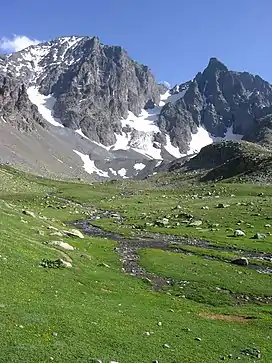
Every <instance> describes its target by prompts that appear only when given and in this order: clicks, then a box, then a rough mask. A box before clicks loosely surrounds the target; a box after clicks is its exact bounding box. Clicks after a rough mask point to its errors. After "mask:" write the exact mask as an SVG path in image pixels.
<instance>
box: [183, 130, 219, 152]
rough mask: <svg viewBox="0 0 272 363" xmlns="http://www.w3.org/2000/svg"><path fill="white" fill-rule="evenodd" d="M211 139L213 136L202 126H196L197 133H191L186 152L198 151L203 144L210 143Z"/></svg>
mask: <svg viewBox="0 0 272 363" xmlns="http://www.w3.org/2000/svg"><path fill="white" fill-rule="evenodd" d="M213 141H214V140H213V138H212V137H211V136H210V134H209V133H208V131H207V130H206V129H205V128H204V127H203V126H200V127H198V128H197V133H196V134H192V140H191V142H190V145H189V151H188V154H189V155H190V154H196V153H198V152H199V151H200V150H201V149H202V148H203V147H204V146H207V145H210V144H212V143H213Z"/></svg>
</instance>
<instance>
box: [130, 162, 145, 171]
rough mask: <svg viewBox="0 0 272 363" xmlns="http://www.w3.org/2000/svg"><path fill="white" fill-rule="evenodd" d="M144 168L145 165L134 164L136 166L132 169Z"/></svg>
mask: <svg viewBox="0 0 272 363" xmlns="http://www.w3.org/2000/svg"><path fill="white" fill-rule="evenodd" d="M145 167H146V165H145V164H143V163H136V164H134V166H133V168H134V169H135V170H143V169H144V168H145Z"/></svg>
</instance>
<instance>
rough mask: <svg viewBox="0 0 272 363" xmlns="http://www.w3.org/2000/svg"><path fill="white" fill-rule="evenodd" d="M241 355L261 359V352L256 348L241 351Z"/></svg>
mask: <svg viewBox="0 0 272 363" xmlns="http://www.w3.org/2000/svg"><path fill="white" fill-rule="evenodd" d="M241 354H243V355H246V356H248V357H250V358H257V359H260V358H261V351H260V350H259V349H256V348H245V349H242V350H241Z"/></svg>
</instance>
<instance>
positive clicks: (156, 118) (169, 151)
mask: <svg viewBox="0 0 272 363" xmlns="http://www.w3.org/2000/svg"><path fill="white" fill-rule="evenodd" d="M180 73H181V74H182V69H181V70H180ZM177 78H178V77H177ZM240 140H242V142H240ZM271 140H272V85H270V84H269V83H268V82H266V81H265V80H263V79H262V78H261V77H259V76H254V75H251V74H249V73H247V72H235V71H231V70H229V69H228V68H227V67H226V66H225V65H224V64H223V63H221V62H220V61H219V60H217V59H216V58H211V59H210V61H209V63H208V65H207V66H206V68H205V69H204V71H203V72H199V73H197V75H196V76H195V78H194V79H192V80H189V81H188V82H185V83H183V84H180V85H175V86H174V87H166V86H165V85H164V84H158V83H157V82H156V80H155V78H154V76H153V74H152V73H151V71H150V69H149V68H148V67H147V66H145V65H142V64H139V63H138V62H136V61H134V60H132V59H131V58H130V57H129V55H128V54H127V52H126V51H125V50H124V49H122V48H121V47H119V46H108V45H104V44H102V43H101V42H100V40H99V39H98V38H97V37H78V36H69V37H61V38H57V39H55V40H52V41H49V42H45V43H41V44H38V45H35V46H30V47H28V48H25V49H24V50H22V51H19V52H16V53H12V54H9V55H2V56H0V162H1V163H9V164H11V165H15V166H16V167H18V168H21V169H23V170H26V171H30V172H32V173H35V174H39V175H42V176H47V177H48V176H50V177H57V178H72V179H75V178H82V179H84V180H89V181H91V180H108V179H123V178H138V179H140V178H146V177H147V176H149V175H153V174H155V173H157V172H158V171H168V170H173V169H177V168H181V167H182V166H183V165H188V163H190V162H191V160H193V159H192V157H193V156H195V155H196V154H197V153H199V151H200V150H201V149H202V148H204V149H202V153H204V158H202V157H200V158H199V157H198V159H196V160H200V164H201V163H202V162H204V161H205V160H208V161H209V159H210V157H209V155H211V154H209V153H215V154H216V153H217V154H218V150H219V149H220V155H221V156H222V155H223V154H224V153H225V154H224V155H225V156H223V159H224V158H225V159H226V160H223V162H227V161H228V156H226V155H228V150H230V148H232V149H233V148H234V149H237V148H238V149H239V148H240V149H241V147H242V148H243V147H248V145H251V146H252V145H253V144H252V143H257V144H259V145H253V146H252V147H253V150H257V151H258V152H257V154H263V153H266V152H267V153H268V154H269V155H270V156H271V154H270V151H269V150H271ZM215 142H216V144H214V143H215ZM218 142H220V144H218ZM211 144H212V145H211ZM207 145H209V146H207ZM218 145H220V147H218ZM237 145H240V146H239V147H238V146H237ZM241 145H242V146H241ZM255 146H256V147H257V149H256V147H255ZM254 147H255V148H254ZM258 148H259V149H258ZM240 149H239V150H240ZM222 150H223V151H222ZM268 154H267V155H268ZM200 155H201V154H200ZM205 155H206V156H205ZM207 155H208V156H207ZM235 155H236V154H235ZM205 158H206V159H205ZM203 160H204V161H203ZM195 162H196V161H195ZM220 162H221V163H222V160H221V161H219V162H218V165H220ZM186 163H187V164H186ZM201 166H202V167H205V165H204V164H203V163H202V164H201Z"/></svg>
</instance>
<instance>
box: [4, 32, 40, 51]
mask: <svg viewBox="0 0 272 363" xmlns="http://www.w3.org/2000/svg"><path fill="white" fill-rule="evenodd" d="M38 43H40V41H39V40H37V39H30V38H28V37H27V36H25V35H14V36H13V38H12V39H10V38H7V37H2V38H0V50H2V51H4V52H7V53H13V52H18V51H20V50H22V49H24V48H27V47H29V46H30V45H36V44H38Z"/></svg>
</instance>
